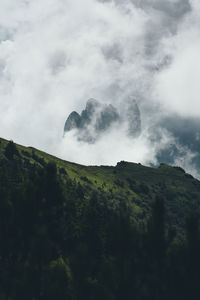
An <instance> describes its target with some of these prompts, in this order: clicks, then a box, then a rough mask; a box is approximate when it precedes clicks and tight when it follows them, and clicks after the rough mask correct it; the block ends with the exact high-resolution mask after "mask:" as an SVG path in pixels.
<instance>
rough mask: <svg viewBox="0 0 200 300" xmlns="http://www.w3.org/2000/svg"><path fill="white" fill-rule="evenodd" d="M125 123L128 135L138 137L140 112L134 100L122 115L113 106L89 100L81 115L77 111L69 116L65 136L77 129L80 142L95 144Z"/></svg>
mask: <svg viewBox="0 0 200 300" xmlns="http://www.w3.org/2000/svg"><path fill="white" fill-rule="evenodd" d="M124 122H126V123H127V125H128V127H127V134H128V135H130V136H132V137H136V136H138V135H139V134H140V132H141V118H140V110H139V108H138V105H137V103H136V102H135V101H134V100H133V101H131V102H129V104H128V105H127V107H126V109H125V110H124V111H123V112H122V113H119V112H118V111H117V109H116V108H115V107H114V106H113V105H111V104H109V105H106V104H102V103H100V102H98V101H97V100H95V99H89V100H88V101H87V103H86V108H85V109H84V110H83V111H82V112H81V115H79V114H78V113H77V112H76V111H73V112H72V113H71V114H70V115H69V117H68V118H67V121H66V123H65V127H64V134H66V133H67V132H69V131H71V130H73V129H76V134H77V138H78V140H81V141H85V142H88V143H94V142H95V141H96V140H97V139H98V138H99V136H100V135H102V134H103V132H105V131H106V130H108V129H109V128H111V126H114V125H115V124H118V125H120V124H123V123H124Z"/></svg>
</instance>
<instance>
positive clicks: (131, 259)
mask: <svg viewBox="0 0 200 300" xmlns="http://www.w3.org/2000/svg"><path fill="white" fill-rule="evenodd" d="M9 147H10V148H11V147H13V145H12V144H11V146H9ZM13 149H14V148H12V151H10V150H9V151H10V153H14V154H13V155H11V156H10V157H11V158H9V159H4V158H2V159H1V160H0V299H2V300H18V299H19V300H23V299H24V300H26V299H30V300H34V299H37V300H54V299H55V300H65V299H66V300H70V299H71V300H98V299H99V300H102V299H104V300H122V299H123V300H124V299H126V300H129V299H130V300H132V299H134V300H160V299H162V300H169V299H170V300H179V299H180V300H185V299H199V297H200V288H199V286H200V284H199V277H200V271H199V270H200V256H199V253H200V228H199V215H198V214H197V213H196V212H195V213H191V214H190V215H189V216H188V218H187V221H186V232H187V234H186V238H185V239H182V240H180V239H179V238H177V235H176V230H175V229H174V228H173V227H171V228H170V227H169V226H166V216H167V214H166V208H165V199H164V198H163V196H161V195H157V196H156V198H155V200H154V203H153V206H152V212H151V215H150V217H149V220H148V224H147V225H146V226H145V224H143V226H138V223H137V222H135V220H134V218H133V216H132V212H131V210H130V206H129V204H128V201H125V199H124V198H120V197H118V198H117V199H115V198H114V197H116V196H114V194H113V193H112V192H110V193H105V192H104V191H103V189H99V191H98V192H94V191H92V190H91V189H89V188H88V186H86V185H81V184H80V183H77V182H76V181H75V180H71V179H70V178H69V177H68V176H67V173H66V171H65V170H64V171H65V172H64V171H63V170H62V169H60V170H58V171H57V167H56V164H55V163H53V162H50V163H45V164H41V163H40V162H39V160H38V157H36V155H35V154H34V157H35V160H36V162H37V163H29V162H28V161H27V159H25V160H20V159H14V157H15V155H16V154H17V153H16V151H15V150H13ZM9 151H8V153H9ZM13 151H14V152H13ZM38 162H39V163H38ZM121 165H122V166H124V163H121V164H120V166H121ZM83 181H86V180H83ZM127 182H128V183H129V184H130V185H131V186H138V189H140V191H141V193H142V194H144V193H146V197H148V193H149V190H147V188H148V187H147V186H145V184H141V185H138V184H137V183H136V182H135V181H134V180H131V179H127ZM118 186H120V185H119V184H118ZM168 196H169V195H168ZM191 200H192V199H191ZM138 201H139V200H138ZM116 203H118V205H116ZM144 205H145V202H144Z"/></svg>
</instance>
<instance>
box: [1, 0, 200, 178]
mask: <svg viewBox="0 0 200 300" xmlns="http://www.w3.org/2000/svg"><path fill="white" fill-rule="evenodd" d="M199 53H200V1H199V0H166V1H163V0H123V1H122V0H115V1H109V0H104V1H103V0H101V1H100V0H99V1H98V0H84V1H83V0H42V1H39V0H1V1H0V119H1V126H0V136H1V137H4V138H7V139H12V140H14V141H15V142H17V143H21V144H24V145H27V146H29V145H31V146H34V147H37V148H39V149H42V150H44V151H47V152H49V153H52V154H54V155H57V156H59V157H62V158H64V159H66V160H71V161H75V162H79V163H85V164H116V162H117V161H119V160H129V161H134V162H141V163H144V164H150V163H156V162H157V156H156V155H157V153H158V151H160V150H162V149H165V147H166V146H167V145H169V144H173V143H174V144H176V146H177V147H178V148H179V149H180V148H181V150H180V151H182V153H183V154H182V156H181V157H180V159H178V158H176V164H178V165H181V166H183V167H185V168H186V169H187V170H188V171H190V172H192V173H193V174H194V175H197V176H198V171H197V170H196V168H195V166H194V165H193V163H192V159H193V158H194V156H195V155H196V152H195V151H196V150H195V151H194V150H193V149H189V148H188V146H187V145H186V146H184V145H182V144H181V145H180V144H178V142H177V137H176V136H175V133H174V132H173V130H171V131H170V130H169V128H168V126H167V125H166V122H167V121H166V122H165V125H162V126H161V123H162V121H163V120H164V119H165V120H167V119H170V118H171V119H173V121H174V119H177V120H179V118H180V119H181V120H182V123H181V124H182V125H181V126H183V127H184V124H185V123H184V121H183V120H185V119H187V120H188V119H190V120H195V122H197V123H198V120H199V117H200V101H199V100H200V99H199V97H200V96H199V95H200V84H199V81H200V58H199V56H200V54H199ZM91 97H92V98H96V99H98V100H99V101H101V102H104V103H112V104H113V105H115V106H116V107H118V106H120V103H124V105H126V101H127V99H129V98H130V97H131V98H134V99H136V100H137V102H138V105H139V107H140V109H141V117H142V128H143V131H142V134H141V136H140V137H139V138H137V139H135V140H130V139H129V138H127V137H126V135H124V132H123V129H122V130H119V128H117V129H112V130H111V131H110V132H107V133H106V134H105V136H104V137H103V138H102V139H100V140H99V141H98V142H97V143H96V144H93V145H88V144H85V143H80V142H78V141H77V140H76V139H75V138H74V136H73V134H71V133H70V134H68V135H67V136H66V137H65V138H64V139H63V128H64V123H65V120H66V118H67V117H68V115H69V113H70V112H71V111H73V110H76V111H78V112H80V111H81V110H82V109H83V108H84V107H85V103H86V101H87V99H88V98H91ZM169 122H170V121H169ZM197 123H195V124H197ZM170 124H172V123H170ZM173 124H175V125H174V126H176V123H173ZM190 124H191V122H190ZM192 124H193V123H192ZM163 126H164V127H163ZM155 128H156V129H155ZM191 130H193V131H195V134H196V135H195V137H196V139H199V138H200V132H198V126H196V127H195V126H194V128H193V129H191Z"/></svg>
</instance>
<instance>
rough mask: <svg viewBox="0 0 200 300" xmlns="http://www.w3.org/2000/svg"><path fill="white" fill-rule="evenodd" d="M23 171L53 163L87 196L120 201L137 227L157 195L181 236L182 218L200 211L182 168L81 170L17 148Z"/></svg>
mask: <svg viewBox="0 0 200 300" xmlns="http://www.w3.org/2000/svg"><path fill="white" fill-rule="evenodd" d="M7 144H8V141H6V140H4V139H0V159H4V158H5V154H4V151H5V147H6V145H7ZM16 147H17V149H18V151H19V156H15V160H18V161H20V164H21V165H22V166H23V168H24V169H28V168H29V164H30V165H37V166H38V167H41V168H43V167H44V166H45V164H47V163H49V162H54V163H55V164H56V166H57V172H58V174H60V175H61V176H62V178H63V179H64V178H70V179H71V180H73V181H75V182H77V183H80V184H81V186H82V187H83V188H84V191H85V193H86V194H91V193H92V192H97V193H100V194H101V193H102V194H103V195H104V196H106V197H108V198H109V199H114V201H115V204H116V205H117V204H118V203H119V202H120V201H121V200H124V201H126V203H127V205H129V206H130V209H131V211H132V216H133V218H134V219H135V220H136V222H138V223H145V221H146V220H147V218H148V217H149V213H150V211H151V207H152V203H153V201H154V200H155V197H156V195H162V196H163V197H164V198H165V205H166V210H167V223H168V224H169V225H172V226H174V227H176V228H177V230H178V232H180V231H181V232H182V231H183V229H184V226H185V218H186V217H187V215H188V214H189V212H190V211H192V210H196V209H198V208H199V207H200V182H199V181H198V180H197V179H195V178H193V177H192V176H191V175H190V174H187V173H185V171H184V170H183V169H182V168H179V167H171V166H168V165H165V164H161V165H160V167H159V168H151V167H146V166H143V165H141V164H136V163H129V162H124V161H122V162H119V163H118V164H117V165H116V166H115V167H114V166H83V165H80V164H75V163H71V162H68V161H64V160H61V159H59V158H57V157H54V156H52V155H49V154H47V153H45V152H42V151H40V150H37V149H35V148H32V147H24V146H21V145H16Z"/></svg>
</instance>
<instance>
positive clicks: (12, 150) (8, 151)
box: [5, 141, 19, 160]
mask: <svg viewBox="0 0 200 300" xmlns="http://www.w3.org/2000/svg"><path fill="white" fill-rule="evenodd" d="M14 155H16V156H19V152H18V150H17V147H16V145H15V143H14V142H13V141H10V142H8V144H7V146H6V148H5V156H6V157H7V159H9V160H13V158H14Z"/></svg>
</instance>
